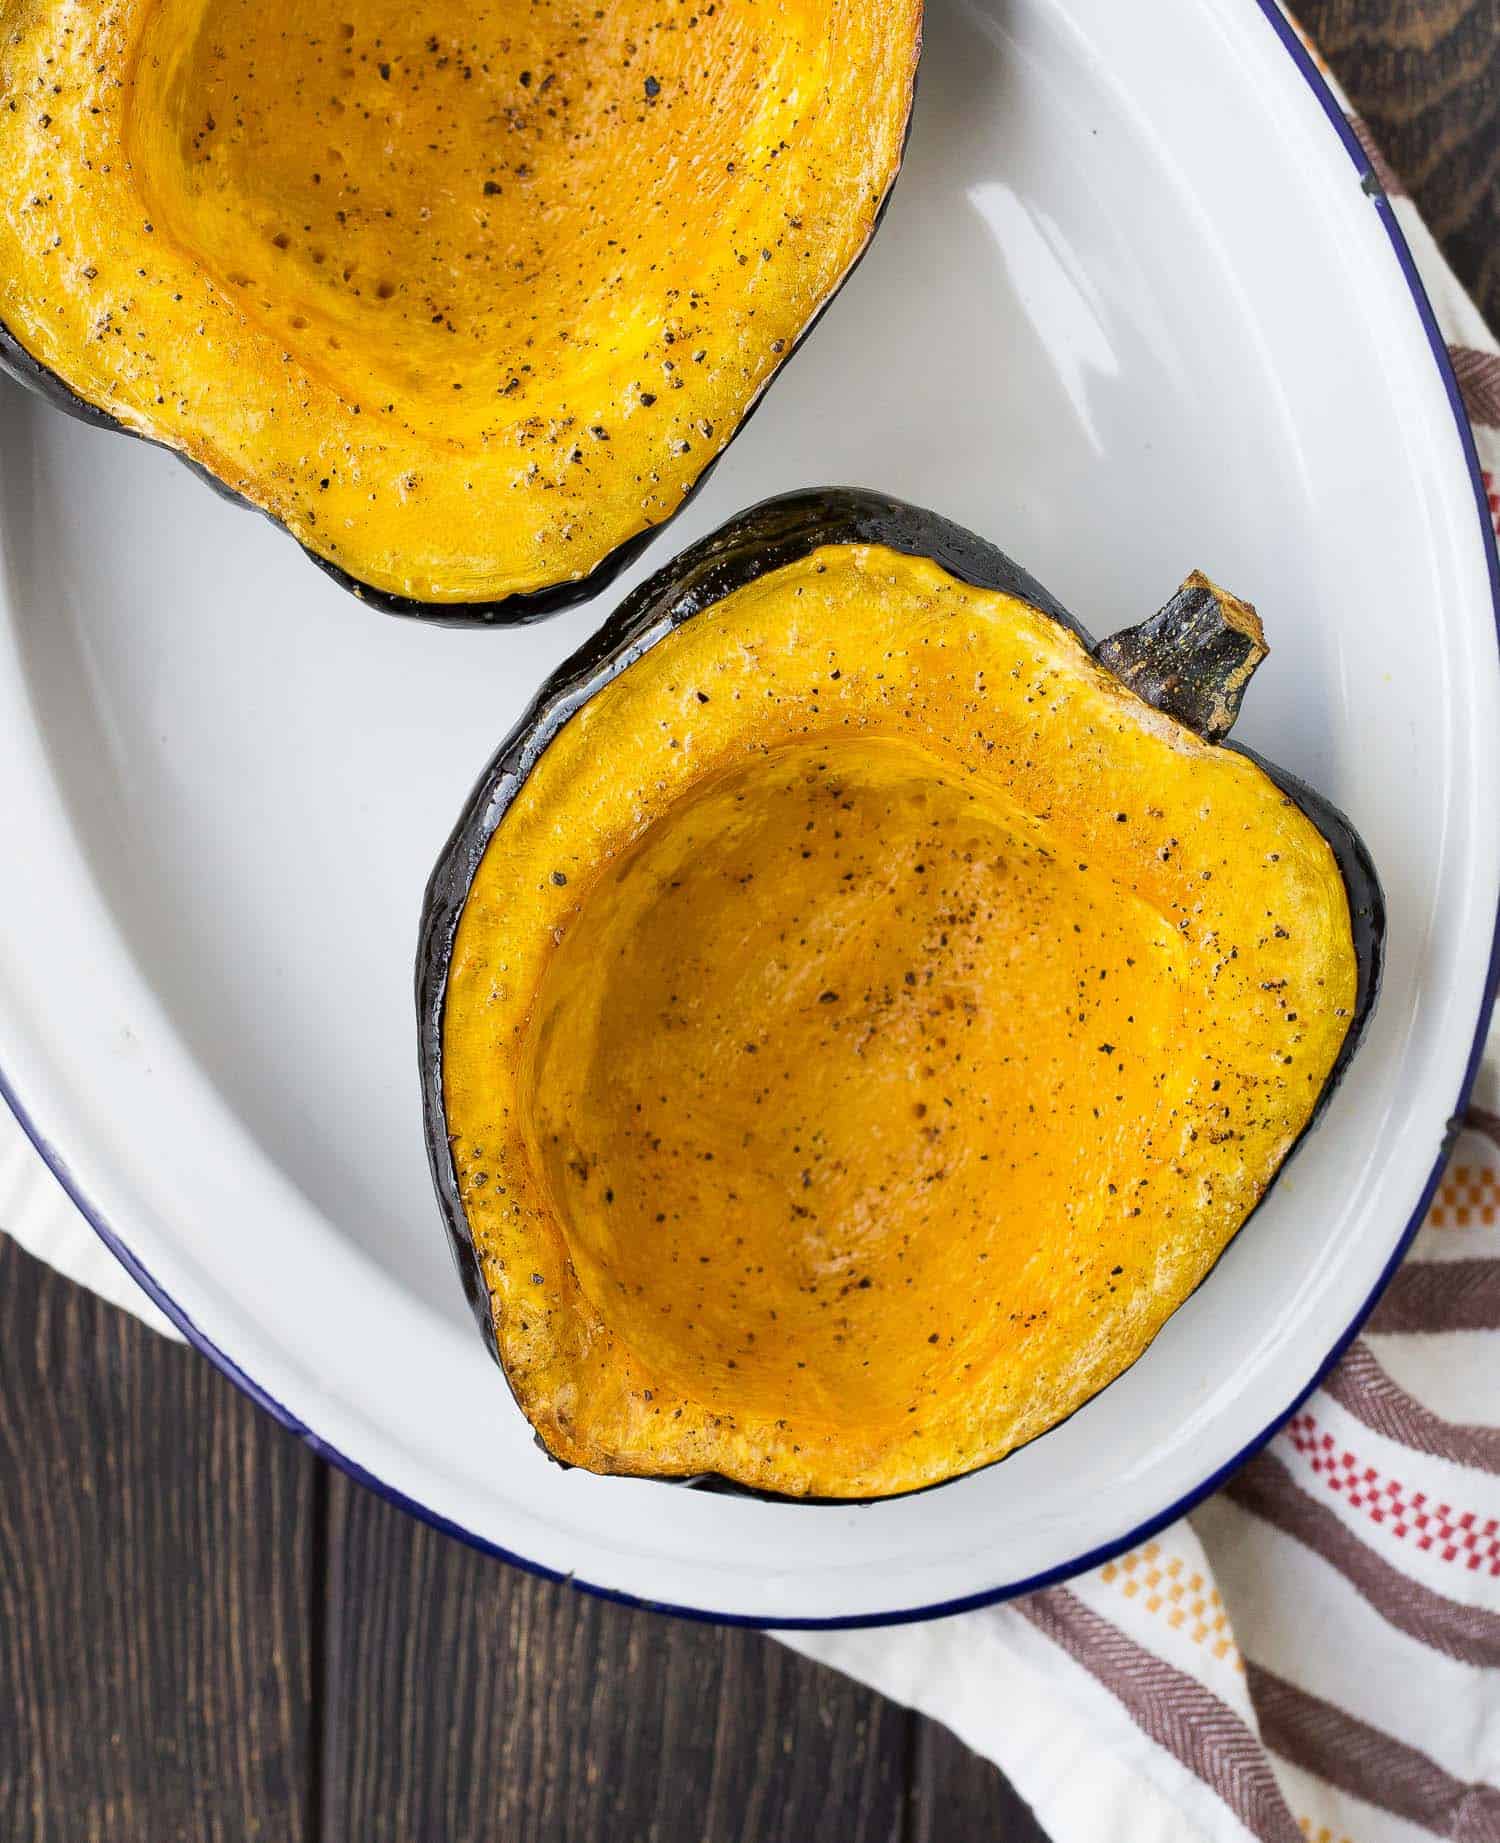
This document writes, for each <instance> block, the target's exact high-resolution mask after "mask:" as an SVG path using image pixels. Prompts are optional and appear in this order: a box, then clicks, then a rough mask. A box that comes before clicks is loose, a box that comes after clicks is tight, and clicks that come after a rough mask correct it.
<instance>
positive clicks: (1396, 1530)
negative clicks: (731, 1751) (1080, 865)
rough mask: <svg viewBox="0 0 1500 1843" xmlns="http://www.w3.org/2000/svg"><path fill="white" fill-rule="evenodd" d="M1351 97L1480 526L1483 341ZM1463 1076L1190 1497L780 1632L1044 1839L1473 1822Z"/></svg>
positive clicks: (1492, 1619)
mask: <svg viewBox="0 0 1500 1843" xmlns="http://www.w3.org/2000/svg"><path fill="white" fill-rule="evenodd" d="M1311 49H1312V48H1311V47H1309V50H1311ZM1313 55H1314V56H1316V53H1314V54H1313ZM1326 74H1327V73H1326V71H1325V75H1326ZM1330 82H1331V79H1330ZM1350 119H1351V121H1352V123H1353V126H1354V129H1355V132H1356V133H1357V134H1358V136H1359V138H1360V140H1361V142H1362V143H1363V145H1364V147H1365V150H1366V153H1367V155H1368V156H1369V158H1370V159H1371V161H1372V163H1373V164H1374V167H1375V171H1376V174H1377V176H1378V178H1379V180H1380V181H1381V183H1382V184H1383V185H1384V187H1385V189H1386V192H1387V194H1388V195H1389V197H1390V199H1391V201H1392V207H1393V209H1394V210H1395V212H1396V214H1397V216H1398V217H1399V219H1400V223H1401V228H1402V230H1403V231H1404V232H1405V234H1406V238H1407V241H1408V243H1409V244H1410V246H1411V249H1412V252H1413V254H1414V256H1415V257H1416V261H1417V265H1418V267H1419V269H1420V270H1421V274H1422V279H1423V281H1424V282H1425V284H1426V287H1427V292H1428V294H1429V296H1430V298H1431V300H1432V304H1433V308H1434V311H1435V312H1436V314H1437V317H1438V321H1439V324H1440V325H1441V326H1442V328H1443V331H1444V334H1445V337H1446V338H1447V339H1448V341H1449V352H1450V355H1451V357H1452V361H1453V369H1454V372H1455V374H1456V376H1457V378H1458V382H1459V386H1460V389H1461V391H1462V393H1463V396H1464V401H1465V404H1466V406H1467V408H1468V411H1469V419H1470V422H1471V423H1472V425H1473V428H1474V435H1475V441H1476V444H1477V446H1478V450H1479V457H1480V463H1481V468H1482V471H1483V474H1484V483H1485V488H1486V491H1487V492H1488V494H1489V505H1490V514H1491V518H1492V519H1493V520H1494V522H1495V524H1496V529H1497V534H1500V348H1497V346H1496V342H1495V340H1494V339H1493V338H1492V337H1491V335H1490V333H1489V331H1488V329H1487V328H1486V326H1485V324H1484V322H1483V320H1482V319H1481V318H1480V316H1479V314H1478V312H1477V310H1476V309H1475V307H1474V305H1473V303H1472V302H1471V301H1470V300H1469V299H1468V297H1467V296H1466V295H1465V293H1464V291H1463V289H1462V288H1461V287H1460V286H1459V284H1458V282H1457V280H1456V279H1455V277H1454V276H1453V274H1452V272H1451V271H1450V270H1449V268H1448V266H1447V264H1446V262H1445V261H1444V260H1443V257H1442V255H1441V253H1440V252H1439V250H1438V248H1437V245H1436V244H1435V243H1434V242H1433V240H1432V237H1431V236H1430V234H1429V233H1428V231H1427V228H1426V226H1425V225H1424V224H1423V223H1422V221H1421V219H1420V217H1419V216H1418V215H1417V212H1416V209H1415V207H1414V206H1413V205H1412V203H1411V201H1410V200H1409V199H1407V198H1406V197H1405V196H1404V194H1403V191H1402V188H1401V186H1400V183H1399V181H1398V180H1397V178H1396V176H1395V175H1394V174H1393V173H1392V172H1391V171H1390V170H1389V168H1388V167H1387V166H1386V165H1385V163H1384V161H1383V160H1382V159H1381V158H1380V155H1379V153H1378V151H1377V150H1376V149H1375V147H1374V146H1373V144H1372V142H1371V140H1370V138H1369V136H1368V134H1367V133H1366V132H1365V130H1364V128H1363V126H1362V125H1361V124H1360V123H1359V122H1358V121H1357V120H1355V119H1354V118H1353V116H1352V115H1351V118H1350ZM1475 1099H1476V1105H1475V1106H1474V1107H1473V1108H1472V1109H1471V1110H1470V1113H1469V1115H1468V1120H1467V1125H1466V1129H1465V1131H1464V1132H1463V1133H1462V1134H1461V1135H1460V1137H1459V1140H1458V1143H1457V1145H1456V1147H1455V1150H1454V1153H1453V1158H1452V1162H1451V1163H1450V1165H1449V1167H1448V1171H1447V1175H1446V1177H1445V1179H1444V1181H1443V1183H1442V1185H1441V1187H1440V1189H1439V1192H1438V1195H1437V1198H1436V1200H1435V1201H1434V1203H1433V1206H1432V1208H1431V1210H1430V1211H1429V1213H1428V1216H1427V1220H1426V1222H1425V1223H1424V1225H1423V1227H1422V1229H1421V1231H1420V1233H1419V1235H1418V1238H1417V1240H1416V1242H1415V1244H1414V1246H1413V1248H1412V1251H1411V1253H1410V1255H1409V1256H1408V1258H1407V1260H1406V1262H1405V1264H1404V1265H1403V1266H1402V1267H1401V1268H1400V1269H1399V1270H1398V1272H1397V1274H1396V1277H1395V1279H1394V1281H1393V1282H1392V1284H1391V1286H1390V1288H1389V1289H1388V1291H1387V1292H1386V1293H1385V1295H1384V1297H1383V1298H1382V1300H1381V1302H1380V1304H1379V1306H1378V1307H1377V1309H1376V1311H1375V1313H1374V1316H1373V1317H1372V1318H1371V1319H1370V1320H1369V1322H1368V1323H1367V1324H1366V1326H1365V1329H1364V1335H1363V1336H1362V1337H1361V1338H1359V1340H1358V1341H1357V1342H1356V1343H1355V1344H1354V1345H1353V1347H1352V1348H1351V1349H1350V1351H1349V1352H1348V1354H1347V1355H1346V1356H1345V1358H1344V1360H1343V1362H1342V1363H1341V1364H1340V1365H1339V1366H1338V1368H1337V1369H1336V1370H1335V1371H1334V1372H1333V1374H1332V1375H1331V1376H1330V1377H1329V1379H1328V1381H1327V1383H1326V1384H1325V1386H1324V1387H1323V1388H1322V1389H1320V1390H1319V1391H1318V1392H1317V1393H1316V1394H1315V1395H1314V1396H1313V1397H1312V1398H1311V1400H1310V1401H1308V1402H1307V1404H1306V1405H1305V1406H1304V1408H1303V1409H1302V1411H1301V1412H1300V1413H1299V1414H1297V1415H1296V1416H1295V1417H1294V1418H1293V1420H1292V1421H1291V1422H1290V1424H1289V1425H1288V1426H1287V1427H1285V1428H1284V1429H1283V1430H1282V1432H1281V1433H1280V1434H1278V1435H1277V1437H1276V1438H1275V1439H1274V1440H1273V1441H1272V1442H1271V1444H1270V1445H1269V1447H1267V1448H1266V1449H1265V1450H1264V1451H1263V1452H1261V1453H1260V1454H1258V1455H1257V1456H1256V1457H1255V1458H1254V1459H1252V1460H1251V1461H1250V1462H1249V1463H1248V1464H1247V1465H1246V1466H1244V1467H1243V1469H1242V1470H1241V1471H1239V1472H1238V1473H1237V1474H1236V1475H1235V1476H1234V1477H1233V1478H1232V1479H1231V1480H1230V1482H1229V1483H1228V1485H1226V1486H1225V1487H1224V1489H1223V1490H1221V1491H1220V1492H1219V1494H1218V1495H1217V1496H1216V1497H1213V1498H1211V1499H1209V1500H1208V1502H1206V1503H1205V1504H1203V1505H1201V1506H1200V1507H1199V1509H1198V1510H1197V1511H1195V1512H1194V1513H1193V1515H1192V1516H1191V1517H1190V1518H1188V1519H1186V1520H1184V1521H1182V1522H1179V1523H1176V1524H1173V1525H1172V1526H1171V1527H1169V1528H1168V1529H1166V1530H1165V1531H1164V1532H1163V1533H1162V1534H1161V1535H1160V1536H1158V1537H1156V1538H1155V1540H1153V1541H1151V1542H1147V1543H1143V1544H1142V1545H1141V1547H1140V1548H1138V1549H1135V1550H1132V1551H1131V1552H1130V1553H1129V1554H1126V1555H1122V1556H1120V1557H1119V1558H1118V1559H1117V1560H1115V1561H1112V1562H1109V1563H1108V1564H1107V1565H1106V1566H1104V1567H1102V1568H1097V1569H1095V1570H1094V1571H1093V1572H1092V1573H1090V1574H1086V1575H1083V1576H1081V1577H1080V1578H1078V1579H1076V1580H1074V1581H1071V1582H1069V1583H1068V1584H1067V1585H1066V1586H1062V1587H1053V1588H1050V1589H1048V1590H1047V1591H1046V1592H1043V1593H1037V1594H1033V1595H1031V1596H1030V1597H1029V1598H1027V1599H1024V1600H1019V1601H1015V1602H1013V1603H1012V1604H1010V1605H1008V1606H999V1607H991V1608H988V1609H986V1610H985V1611H982V1612H977V1613H965V1614H962V1615H960V1616H959V1617H957V1618H954V1619H947V1620H941V1621H937V1622H934V1623H933V1624H930V1625H925V1626H908V1627H904V1628H901V1629H899V1630H894V1631H891V1630H887V1631H869V1632H836V1633H819V1632H813V1633H801V1632H799V1633H796V1634H786V1635H785V1636H786V1642H788V1643H790V1644H793V1645H795V1646H796V1648H797V1649H798V1650H800V1651H804V1652H806V1653H807V1654H808V1655H809V1656H812V1657H817V1658H821V1659H822V1660H824V1661H825V1662H826V1663H829V1664H834V1665H836V1666H837V1667H838V1668H839V1669H841V1670H844V1671H847V1672H849V1673H850V1674H851V1675H853V1676H856V1677H860V1678H862V1679H864V1680H865V1681H866V1682H868V1683H872V1684H874V1685H875V1686H876V1687H877V1688H879V1689H882V1690H884V1691H885V1692H886V1694H887V1695H890V1696H893V1697H895V1698H896V1699H897V1700H899V1701H901V1702H905V1703H910V1704H912V1705H913V1706H915V1707H917V1708H920V1709H922V1710H924V1711H925V1712H926V1713H927V1714H930V1715H932V1716H935V1717H936V1718H937V1719H938V1720H939V1721H942V1722H945V1723H947V1725H948V1726H949V1727H951V1728H953V1729H954V1730H955V1731H956V1732H957V1733H958V1734H959V1735H960V1736H961V1737H962V1738H963V1739H964V1740H965V1741H967V1742H968V1743H969V1745H970V1746H972V1747H974V1748H975V1749H977V1750H978V1751H979V1752H981V1753H984V1754H987V1755H988V1756H989V1757H990V1758H991V1759H993V1760H995V1761H997V1762H998V1763H999V1764H1000V1766H1002V1767H1003V1768H1004V1770H1005V1772H1006V1773H1007V1774H1008V1775H1009V1777H1010V1778H1011V1780H1012V1781H1013V1782H1014V1783H1015V1785H1016V1786H1017V1788H1018V1789H1019V1790H1020V1791H1021V1793H1022V1794H1023V1795H1024V1796H1025V1797H1026V1798H1027V1799H1028V1800H1029V1801H1030V1803H1031V1804H1032V1806H1033V1807H1034V1808H1035V1810H1036V1813H1037V1815H1038V1817H1039V1819H1040V1820H1041V1822H1042V1824H1043V1825H1044V1826H1045V1828H1046V1829H1047V1831H1048V1833H1049V1834H1050V1835H1051V1836H1052V1837H1053V1838H1054V1839H1055V1843H1169V1840H1170V1843H1183V1839H1197V1838H1202V1839H1212V1843H1243V1840H1244V1839H1247V1838H1257V1839H1262V1840H1264V1843H1304V1839H1305V1840H1307V1843H1421V1840H1422V1839H1427V1840H1428V1843H1430V1839H1431V1838H1433V1837H1434V1836H1437V1837H1449V1838H1453V1839H1456V1840H1461V1843H1500V1425H1496V1423H1497V1422H1500V1337H1495V1336H1490V1337H1482V1336H1479V1335H1476V1334H1477V1333H1480V1332H1486V1331H1488V1332H1497V1331H1500V1036H1492V1038H1491V1042H1490V1048H1489V1054H1488V1056H1487V1058H1486V1061H1485V1064H1484V1068H1483V1070H1482V1072H1481V1076H1480V1083H1479V1088H1478V1090H1477V1091H1476V1097H1475Z"/></svg>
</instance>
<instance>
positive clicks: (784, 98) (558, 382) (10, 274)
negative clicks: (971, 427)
mask: <svg viewBox="0 0 1500 1843" xmlns="http://www.w3.org/2000/svg"><path fill="white" fill-rule="evenodd" d="M920 19H921V7H920V4H919V0H778V3H777V4H771V5H743V4H729V5H725V4H720V5H718V6H698V5H695V4H694V5H689V4H687V3H686V0H651V3H650V4H646V3H644V0H627V3H625V4H616V5H612V6H610V7H608V8H594V7H591V6H590V7H582V6H578V5H574V4H572V3H571V0H534V3H529V4H520V3H518V0H473V3H472V4H469V5H466V6H464V7H462V8H457V7H443V6H437V5H428V6H423V7H412V6H410V5H403V4H398V0H348V4H343V5H340V6H337V7H335V6H332V5H328V4H319V5H314V6H302V7H293V6H291V5H288V4H286V0H214V3H213V4H208V3H207V0H75V3H73V4H66V5H65V4H62V3H61V0H13V3H12V4H10V5H8V6H7V7H6V8H5V24H6V32H5V34H4V42H3V45H0V90H3V93H4V95H5V97H6V98H7V100H8V104H9V106H8V108H6V109H5V110H0V199H3V204H0V320H3V322H4V325H5V327H6V328H8V329H9V332H10V333H11V334H12V335H13V336H14V338H15V339H16V340H18V341H19V342H20V344H21V346H22V347H24V349H25V351H26V352H28V353H29V354H31V355H32V356H33V357H34V358H35V359H37V360H39V361H40V362H41V364H42V365H43V366H45V367H46V368H47V369H48V370H49V371H51V372H52V373H54V374H55V375H56V377H58V378H60V379H61V380H62V381H63V382H64V383H65V384H66V385H68V386H69V387H70V388H71V389H72V391H74V392H75V393H76V394H77V395H78V396H80V397H81V398H83V399H84V400H85V401H86V402H88V403H90V404H93V405H96V406H98V407H100V408H102V409H104V410H106V411H107V412H108V413H109V414H110V415H111V416H113V417H114V418H115V419H117V420H118V421H119V422H120V423H121V424H123V425H124V426H125V427H127V428H129V429H132V430H134V431H136V432H138V433H141V434H144V435H148V436H151V437H154V438H155V439H157V440H160V441H163V442H165V443H167V444H168V445H169V446H172V447H174V448H177V449H179V450H181V451H182V452H183V453H184V454H186V455H187V456H189V457H190V458H191V459H193V460H195V461H197V462H198V463H200V464H201V465H202V466H204V467H205V468H207V469H208V471H209V472H210V473H212V474H213V475H214V476H215V477H216V478H217V479H218V480H220V481H221V482H223V483H224V484H225V485H227V486H228V487H230V488H231V489H233V490H234V491H235V492H237V493H239V494H241V495H243V496H244V497H245V498H246V499H248V500H250V501H252V502H253V503H254V504H255V505H257V506H260V507H262V508H264V509H265V510H266V511H268V512H270V513H271V514H272V515H273V516H274V517H276V518H277V519H278V520H279V521H280V522H281V523H282V524H284V525H285V526H286V527H287V528H288V529H289V530H290V531H291V532H292V533H293V534H294V535H295V536H296V537H297V538H299V539H300V540H301V541H302V542H303V543H304V544H305V545H307V546H308V547H309V548H310V549H311V550H313V551H314V552H315V553H316V554H317V555H318V556H319V557H320V558H322V559H324V560H326V561H328V562H330V563H332V564H334V565H336V566H337V567H338V568H339V569H341V570H342V571H344V572H346V573H347V574H348V576H349V577H351V578H353V579H355V581H356V582H357V583H360V584H364V585H368V586H369V587H371V588H373V589H375V590H378V591H380V592H381V593H383V594H388V595H392V596H399V597H406V598H412V599H415V600H417V601H423V602H434V603H449V604H460V603H461V604H472V603H494V602H503V601H504V600H506V599H507V598H510V597H514V596H524V595H527V594H535V593H536V592H538V591H540V590H546V589H549V588H551V587H552V586H554V585H557V584H560V583H567V582H573V581H579V580H581V579H583V578H585V577H587V576H588V575H589V573H590V572H591V571H594V570H596V569H597V568H598V567H599V566H600V565H601V564H602V563H603V562H604V561H605V560H606V559H608V558H610V557H611V555H612V554H613V553H615V552H617V551H618V549H619V547H620V546H621V545H623V544H625V543H627V542H628V541H629V540H631V539H632V538H634V537H637V536H638V535H639V534H640V533H642V532H644V531H646V530H648V529H649V528H650V527H652V526H653V525H656V524H659V523H661V522H662V521H663V520H665V519H666V518H668V517H670V516H671V515H672V514H673V513H674V512H676V511H677V510H678V508H679V506H680V505H681V503H682V501H683V499H684V497H685V495H686V493H687V492H688V490H689V489H690V487H691V486H692V485H693V483H694V482H695V481H696V480H697V478H698V477H699V475H700V474H701V473H702V472H703V470H704V468H705V467H706V466H707V465H708V463H709V462H710V461H711V460H712V459H713V458H714V456H715V455H717V454H718V452H719V451H720V450H721V449H722V448H723V446H724V445H725V443H726V442H727V441H728V440H729V438H730V437H731V436H732V435H733V433H734V432H735V429H736V427H737V426H738V424H739V423H740V422H741V420H742V419H743V417H744V415H745V413H746V411H747V409H748V408H749V407H750V405H751V404H752V403H753V401H754V400H755V398H756V397H757V395H758V394H759V392H760V391H761V390H762V389H763V387H764V386H765V384H766V383H767V381H768V380H769V378H770V377H771V375H772V373H773V372H774V370H775V369H776V367H777V365H778V364H779V363H780V362H781V360H782V358H783V357H784V356H785V355H786V353H787V352H788V351H789V350H790V349H791V346H792V344H793V343H794V342H795V340H796V339H797V337H798V336H799V334H801V333H802V332H803V330H804V329H805V328H806V327H807V325H808V324H809V322H810V321H811V320H812V319H813V317H814V316H815V315H816V313H817V311H818V309H819V308H820V307H821V306H822V305H823V303H824V302H825V301H826V300H827V298H828V297H829V295H830V294H831V293H832V292H833V290H834V289H835V288H836V286H837V284H838V283H839V281H840V280H841V279H842V278H843V276H844V274H845V272H846V271H847V270H848V269H849V268H850V266H851V265H852V264H853V262H854V261H855V259H856V258H857V257H858V255H859V254H860V252H861V251H862V249H863V247H864V245H865V243H866V242H867V241H868V239H869V236H870V234H871V232H872V230H873V228H874V224H875V220H876V217H877V214H878V211H879V208H880V206H881V203H882V202H883V200H884V198H885V195H886V193H887V191H888V189H889V187H890V185H891V182H892V180H893V179H894V176H895V173H896V170H897V167H898V166H899V163H900V157H901V149H902V142H903V138H904V133H905V127H906V121H907V116H908V113H909V109H910V102H911V91H912V84H913V78H914V71H915V63H916V57H917V51H918V45H919V40H920Z"/></svg>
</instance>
